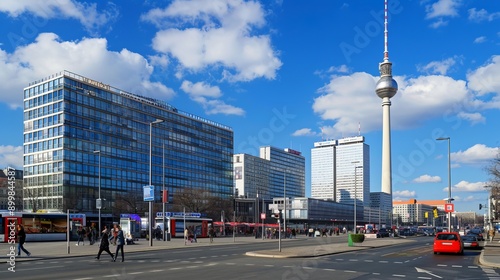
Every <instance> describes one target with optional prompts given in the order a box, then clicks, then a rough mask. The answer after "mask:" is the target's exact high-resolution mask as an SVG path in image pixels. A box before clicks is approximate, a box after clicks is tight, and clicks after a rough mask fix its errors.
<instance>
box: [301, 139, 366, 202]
mask: <svg viewBox="0 0 500 280" xmlns="http://www.w3.org/2000/svg"><path fill="white" fill-rule="evenodd" d="M314 146H315V147H314V148H313V149H312V150H311V195H312V197H313V198H317V199H331V200H334V201H337V202H339V203H344V204H354V199H356V201H357V202H358V203H360V204H362V205H363V206H366V207H368V206H370V146H368V145H367V144H365V143H364V137H363V136H357V137H350V138H343V139H339V140H331V141H324V142H317V143H315V144H314ZM333 193H335V194H333Z"/></svg>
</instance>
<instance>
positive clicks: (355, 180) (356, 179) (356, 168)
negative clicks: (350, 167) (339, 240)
mask: <svg viewBox="0 0 500 280" xmlns="http://www.w3.org/2000/svg"><path fill="white" fill-rule="evenodd" d="M351 163H352V164H358V163H359V161H353V162H351ZM361 167H363V166H358V165H355V166H354V234H356V233H357V225H356V200H357V192H358V168H361Z"/></svg>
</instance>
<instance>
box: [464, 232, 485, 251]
mask: <svg viewBox="0 0 500 280" xmlns="http://www.w3.org/2000/svg"><path fill="white" fill-rule="evenodd" d="M461 238H462V242H463V243H464V248H468V249H482V248H483V246H482V243H481V241H480V240H479V238H478V237H477V236H476V235H473V234H469V235H463V236H461Z"/></svg>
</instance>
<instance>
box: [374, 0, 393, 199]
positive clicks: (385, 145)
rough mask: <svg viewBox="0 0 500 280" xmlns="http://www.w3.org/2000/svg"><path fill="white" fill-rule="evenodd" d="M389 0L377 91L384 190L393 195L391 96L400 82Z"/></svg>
mask: <svg viewBox="0 0 500 280" xmlns="http://www.w3.org/2000/svg"><path fill="white" fill-rule="evenodd" d="M387 1H388V0H385V2H384V5H385V6H384V61H383V62H382V63H380V64H379V71H380V80H378V82H377V85H376V86H375V92H376V93H377V95H378V97H380V98H382V192H384V193H387V194H390V195H392V168H391V97H393V96H394V95H396V92H397V91H398V84H397V83H396V81H395V80H394V79H393V78H392V63H391V62H390V61H389V51H388V50H387V45H388V43H387V35H388V31H387V9H388V8H387V7H388V6H387Z"/></svg>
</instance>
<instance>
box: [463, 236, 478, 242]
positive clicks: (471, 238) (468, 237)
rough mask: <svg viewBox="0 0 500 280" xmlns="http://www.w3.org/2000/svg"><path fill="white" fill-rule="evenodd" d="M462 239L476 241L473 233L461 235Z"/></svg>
mask: <svg viewBox="0 0 500 280" xmlns="http://www.w3.org/2000/svg"><path fill="white" fill-rule="evenodd" d="M462 240H464V241H476V237H475V236H474V235H465V236H462Z"/></svg>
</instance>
